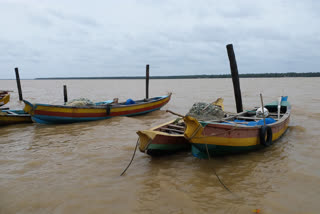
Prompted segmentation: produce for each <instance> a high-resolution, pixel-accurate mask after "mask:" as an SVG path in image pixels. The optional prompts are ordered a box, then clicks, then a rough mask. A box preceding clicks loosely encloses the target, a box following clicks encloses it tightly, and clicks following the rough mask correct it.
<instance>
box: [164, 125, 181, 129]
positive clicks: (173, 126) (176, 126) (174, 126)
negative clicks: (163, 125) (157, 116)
mask: <svg viewBox="0 0 320 214" xmlns="http://www.w3.org/2000/svg"><path fill="white" fill-rule="evenodd" d="M168 127H171V128H177V129H184V126H178V125H174V124H169V125H168Z"/></svg>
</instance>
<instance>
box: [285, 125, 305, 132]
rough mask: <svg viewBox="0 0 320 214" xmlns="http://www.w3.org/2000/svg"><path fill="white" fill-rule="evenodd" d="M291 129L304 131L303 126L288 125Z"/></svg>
mask: <svg viewBox="0 0 320 214" xmlns="http://www.w3.org/2000/svg"><path fill="white" fill-rule="evenodd" d="M289 128H290V130H291V131H298V132H306V128H304V127H303V126H299V125H296V126H289Z"/></svg>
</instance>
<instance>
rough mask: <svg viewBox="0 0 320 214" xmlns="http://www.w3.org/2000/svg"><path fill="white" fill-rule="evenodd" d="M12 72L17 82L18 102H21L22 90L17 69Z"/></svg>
mask: <svg viewBox="0 0 320 214" xmlns="http://www.w3.org/2000/svg"><path fill="white" fill-rule="evenodd" d="M14 71H15V72H16V80H17V86H18V92H19V100H20V101H22V100H23V97H22V90H21V84H20V76H19V69H18V68H15V69H14Z"/></svg>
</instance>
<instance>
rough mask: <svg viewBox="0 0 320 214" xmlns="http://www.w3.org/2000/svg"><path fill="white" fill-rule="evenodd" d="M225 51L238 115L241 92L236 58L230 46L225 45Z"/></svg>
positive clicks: (241, 108)
mask: <svg viewBox="0 0 320 214" xmlns="http://www.w3.org/2000/svg"><path fill="white" fill-rule="evenodd" d="M227 51H228V57H229V62H230V69H231V76H232V82H233V90H234V97H235V100H236V106H237V113H239V112H242V111H243V107H242V98H241V90H240V82H239V74H238V67H237V61H236V56H235V55H234V51H233V45H232V44H228V45H227Z"/></svg>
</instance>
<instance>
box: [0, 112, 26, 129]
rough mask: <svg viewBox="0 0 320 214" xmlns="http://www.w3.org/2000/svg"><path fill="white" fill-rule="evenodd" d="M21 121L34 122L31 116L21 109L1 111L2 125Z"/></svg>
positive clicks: (0, 121)
mask: <svg viewBox="0 0 320 214" xmlns="http://www.w3.org/2000/svg"><path fill="white" fill-rule="evenodd" d="M10 112H12V113H13V114H11V113H10ZM20 123H32V120H31V116H30V115H29V114H26V113H25V112H23V111H21V110H11V111H1V113H0V126H5V125H12V124H20Z"/></svg>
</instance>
